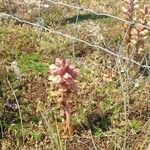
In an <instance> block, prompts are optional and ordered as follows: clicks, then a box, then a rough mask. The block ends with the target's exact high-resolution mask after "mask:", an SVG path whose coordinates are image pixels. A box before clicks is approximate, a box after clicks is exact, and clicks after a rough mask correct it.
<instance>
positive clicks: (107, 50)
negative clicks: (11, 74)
mask: <svg viewBox="0 0 150 150" xmlns="http://www.w3.org/2000/svg"><path fill="white" fill-rule="evenodd" d="M0 17H9V18H12V19H14V20H17V21H18V22H20V23H25V24H28V25H31V26H34V27H37V28H40V29H43V30H45V31H48V32H51V33H54V34H58V35H61V36H63V37H66V38H69V39H71V40H75V41H78V42H81V43H84V44H87V45H88V46H90V47H94V48H98V49H101V50H103V51H104V52H107V53H109V54H111V55H113V56H115V57H118V58H121V59H123V60H126V61H130V62H132V63H134V64H136V65H138V66H141V67H143V68H150V66H148V65H141V63H139V62H137V61H135V60H133V59H130V58H128V57H125V56H123V55H120V54H117V53H115V52H113V51H110V50H109V49H106V48H104V47H101V46H98V45H93V44H91V43H89V42H87V41H84V40H82V39H78V38H76V37H73V36H70V35H68V34H64V33H62V32H59V31H55V30H54V29H50V28H47V27H44V26H43V25H40V24H39V23H32V22H29V21H26V20H22V19H20V18H18V17H16V16H13V15H9V14H6V13H0Z"/></svg>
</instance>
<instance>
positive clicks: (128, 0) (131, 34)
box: [122, 0, 150, 60]
mask: <svg viewBox="0 0 150 150" xmlns="http://www.w3.org/2000/svg"><path fill="white" fill-rule="evenodd" d="M124 4H125V6H124V7H122V10H123V14H124V18H125V19H126V20H128V21H130V22H133V21H134V22H138V23H139V24H134V25H133V24H132V25H130V26H125V27H124V29H125V31H127V35H126V44H127V45H128V47H127V53H128V54H131V50H132V49H134V53H133V54H134V57H135V59H137V60H138V59H139V58H140V54H141V52H142V51H144V46H145V41H146V39H147V37H148V36H147V34H148V30H147V28H146V27H145V26H149V24H150V22H149V15H150V9H149V6H147V5H144V7H143V8H140V6H139V4H138V0H124ZM142 25H143V26H142Z"/></svg>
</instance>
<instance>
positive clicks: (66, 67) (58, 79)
mask: <svg viewBox="0 0 150 150" xmlns="http://www.w3.org/2000/svg"><path fill="white" fill-rule="evenodd" d="M49 69H50V74H51V75H50V77H49V80H51V81H52V83H53V84H56V85H61V86H67V87H71V86H72V85H73V84H74V80H75V79H76V77H77V76H78V71H77V69H76V68H75V66H73V65H70V63H69V60H65V59H59V58H56V60H55V64H52V65H50V67H49Z"/></svg>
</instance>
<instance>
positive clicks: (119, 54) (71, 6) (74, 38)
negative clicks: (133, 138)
mask: <svg viewBox="0 0 150 150" xmlns="http://www.w3.org/2000/svg"><path fill="white" fill-rule="evenodd" d="M47 1H48V2H51V3H52V4H54V5H62V6H64V7H69V8H73V9H76V10H77V16H76V23H75V26H76V27H75V29H74V35H73V36H70V35H68V34H65V33H62V32H60V31H56V30H54V29H53V28H50V27H45V26H44V25H41V24H40V22H37V23H32V22H30V21H27V20H23V19H21V18H19V17H16V16H14V15H13V14H7V13H0V17H5V18H6V19H7V18H12V19H14V20H17V21H18V22H20V23H24V24H28V25H31V26H33V27H37V28H40V29H43V30H44V31H48V32H50V33H53V34H57V35H60V36H63V37H65V38H68V39H70V40H72V41H73V55H74V48H75V46H74V45H75V42H77V41H78V42H81V43H84V44H86V45H88V46H90V47H93V48H96V49H100V50H103V51H104V52H106V53H108V54H111V55H113V56H115V57H117V58H120V59H122V60H125V61H128V62H132V63H134V64H136V65H138V66H140V67H143V68H148V69H149V68H150V66H149V65H148V64H146V65H143V64H142V63H139V62H137V61H135V60H133V59H130V58H128V57H125V56H123V55H122V53H120V49H121V47H122V44H121V45H120V48H119V52H118V53H115V50H113V51H111V50H109V49H107V48H104V47H102V46H99V45H94V44H91V43H89V42H87V41H84V40H82V39H79V38H77V36H76V31H75V30H77V25H78V19H79V11H81V10H82V11H87V12H90V13H93V14H95V15H97V16H106V17H110V18H113V19H116V20H118V21H122V22H124V23H127V24H129V26H131V25H132V24H138V25H140V26H142V27H144V28H146V29H148V30H150V27H148V26H145V25H142V24H140V23H137V22H134V21H128V20H125V19H122V18H120V17H117V16H113V15H111V14H108V13H103V12H102V13H98V12H96V11H93V10H91V9H87V8H84V7H82V6H81V5H79V6H74V5H70V4H66V3H63V2H59V1H53V0H47ZM41 3H42V0H41V1H40V6H38V7H39V9H40V10H39V11H41ZM39 14H40V15H39V17H41V12H39Z"/></svg>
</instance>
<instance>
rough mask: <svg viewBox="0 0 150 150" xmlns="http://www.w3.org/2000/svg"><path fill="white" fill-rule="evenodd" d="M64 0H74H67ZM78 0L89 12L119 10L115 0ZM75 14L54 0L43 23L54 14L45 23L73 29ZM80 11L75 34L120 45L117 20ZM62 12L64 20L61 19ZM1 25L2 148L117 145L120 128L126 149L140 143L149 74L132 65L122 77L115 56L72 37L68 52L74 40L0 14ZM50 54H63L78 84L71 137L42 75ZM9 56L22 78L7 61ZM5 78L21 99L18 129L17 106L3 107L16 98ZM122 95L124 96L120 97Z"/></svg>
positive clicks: (70, 149)
mask: <svg viewBox="0 0 150 150" xmlns="http://www.w3.org/2000/svg"><path fill="white" fill-rule="evenodd" d="M0 2H1V1H0ZM66 2H67V1H66ZM68 3H71V4H72V2H71V1H70V2H68ZM81 3H82V5H83V6H85V7H88V8H91V9H94V10H95V11H99V10H105V9H106V6H107V9H108V13H109V12H110V13H111V14H114V15H118V16H120V15H121V13H120V7H121V6H122V5H121V4H120V2H119V1H117V2H116V5H115V6H114V4H112V1H108V2H105V1H98V0H95V1H94V2H93V3H91V2H90V1H87V0H82V1H81ZM142 3H146V1H144V2H142ZM102 5H104V6H102ZM105 5H106V6H105ZM0 9H1V5H0ZM53 9H54V8H53ZM57 10H59V12H57ZM48 12H51V13H53V16H50V15H49V13H48ZM62 12H63V13H62ZM67 12H68V13H67ZM61 13H62V14H61ZM60 14H61V15H62V16H59V15H60ZM74 18H76V12H75V11H74V10H72V9H66V8H64V7H57V9H54V10H46V11H45V12H43V14H42V19H43V20H42V23H43V24H46V25H47V26H49V25H50V24H49V22H51V19H52V20H54V22H53V21H52V22H53V23H52V25H51V26H49V27H53V28H54V29H55V30H59V31H61V32H63V33H66V34H68V35H73V31H74V20H75V19H74ZM79 18H80V19H79V26H78V30H77V37H78V38H80V39H83V40H85V41H88V42H90V43H92V44H98V45H101V46H103V47H106V48H108V49H111V50H115V49H116V48H117V47H118V46H119V45H120V43H121V41H122V39H123V32H122V24H121V23H119V22H117V21H115V20H112V19H110V18H101V17H96V16H95V15H92V14H87V13H83V14H82V13H81V14H80V16H79ZM62 19H64V20H65V21H66V20H67V22H65V23H61V21H62ZM59 20H60V22H59ZM68 21H69V22H68ZM0 26H1V28H0V45H1V48H0V67H1V68H2V69H1V72H0V131H1V132H0V143H1V147H2V149H3V150H5V149H6V150H7V149H31V150H32V149H44V150H46V149H52V150H77V149H79V148H80V149H81V150H84V149H97V150H100V149H105V150H107V149H108V150H111V149H112V150H113V149H120V150H121V149H123V148H122V147H123V144H124V139H125V128H126V132H127V133H126V141H125V142H126V145H125V146H126V148H125V150H133V149H138V150H140V149H143V150H145V149H146V147H147V145H148V143H149V141H150V138H149V133H148V128H149V127H148V123H149V100H150V96H149V90H150V86H149V81H148V80H149V76H147V77H146V76H144V75H143V74H142V73H141V72H137V70H138V68H137V67H136V66H134V67H133V68H132V69H131V70H129V74H128V77H127V74H126V72H123V71H122V72H121V71H120V68H119V70H118V68H117V67H118V63H116V59H115V58H114V57H112V56H110V55H108V54H106V53H104V52H102V51H101V50H99V49H96V48H92V47H89V46H87V45H86V44H82V43H80V42H76V43H75V57H73V55H72V51H73V48H72V47H73V46H72V45H73V41H71V40H69V39H67V38H64V37H62V36H59V35H56V34H51V33H49V32H44V31H40V30H37V29H34V28H33V27H31V26H28V25H19V24H17V23H16V22H15V21H8V22H7V21H4V20H1V22H0ZM97 31H98V32H97ZM99 34H101V36H103V37H104V38H103V39H102V40H98V37H99ZM148 47H149V45H148ZM123 50H125V46H124V49H123ZM56 57H64V58H69V59H70V60H71V61H72V63H74V64H75V65H76V66H77V68H79V70H80V76H79V78H78V80H77V90H76V91H75V92H74V93H73V94H72V95H71V96H70V98H71V99H72V100H73V103H74V108H73V111H74V114H73V118H72V121H73V126H74V129H75V135H74V136H73V137H72V139H65V138H63V137H62V136H61V132H62V131H61V130H60V126H61V122H60V120H61V118H60V116H59V107H58V106H57V105H56V101H55V98H54V97H52V96H51V91H50V89H51V88H50V83H49V81H48V74H49V65H50V64H51V63H53V62H54V60H55V58H56ZM14 61H16V62H17V67H18V68H19V70H20V73H21V78H18V77H17V75H16V74H15V71H14V70H13V69H11V68H10V66H11V64H12V62H14ZM121 67H122V68H121V69H122V70H123V68H124V67H125V69H128V67H127V66H126V62H122V65H121ZM136 72H137V77H136V78H135V79H134V74H136ZM113 74H114V76H113ZM119 75H120V77H121V80H122V81H120V79H119ZM7 80H9V81H10V83H11V85H12V87H13V91H14V92H15V95H16V97H17V100H18V102H19V106H20V110H21V115H22V116H21V117H22V121H23V131H22V125H21V122H20V116H19V113H18V110H13V109H11V108H6V107H5V106H4V104H5V103H6V102H7V101H10V102H11V103H12V104H15V103H16V102H15V98H14V95H13V93H12V90H11V89H10V88H9V85H8V82H7ZM131 81H132V83H133V84H131V85H130V86H129V87H130V88H129V87H128V82H129V83H131ZM122 83H123V84H122ZM136 85H139V86H136ZM122 86H123V87H122ZM122 88H123V90H124V92H122ZM124 94H126V95H125V98H127V97H128V99H125V101H124V103H123V98H124V97H123V95H124ZM125 106H126V112H125V110H124V107H125ZM125 115H126V117H127V118H126V119H127V120H125ZM23 135H24V139H23Z"/></svg>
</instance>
